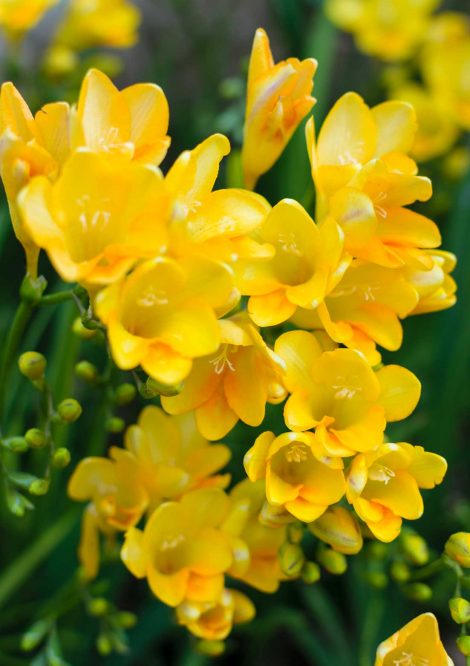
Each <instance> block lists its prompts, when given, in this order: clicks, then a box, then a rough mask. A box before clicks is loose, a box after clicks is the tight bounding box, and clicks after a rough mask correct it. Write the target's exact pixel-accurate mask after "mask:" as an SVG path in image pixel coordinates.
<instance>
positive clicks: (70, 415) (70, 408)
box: [57, 398, 82, 423]
mask: <svg viewBox="0 0 470 666" xmlns="http://www.w3.org/2000/svg"><path fill="white" fill-rule="evenodd" d="M57 413H58V414H59V416H60V418H61V419H62V421H65V422H66V423H73V422H74V421H76V420H77V419H79V418H80V415H81V413H82V407H81V405H80V403H79V402H78V401H77V400H75V399H74V398H66V399H65V400H62V402H61V403H60V404H59V406H58V407H57Z"/></svg>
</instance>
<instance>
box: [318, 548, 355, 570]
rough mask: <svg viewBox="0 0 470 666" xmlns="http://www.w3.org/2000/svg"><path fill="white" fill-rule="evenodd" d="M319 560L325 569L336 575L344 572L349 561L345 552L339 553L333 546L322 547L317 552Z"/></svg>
mask: <svg viewBox="0 0 470 666" xmlns="http://www.w3.org/2000/svg"><path fill="white" fill-rule="evenodd" d="M317 560H318V562H319V563H320V564H321V565H322V567H323V568H324V569H326V570H327V571H328V572H329V573H331V574H334V575H336V576H340V575H341V574H344V572H345V571H346V569H347V568H348V562H347V560H346V557H345V556H344V555H343V553H338V552H337V551H336V550H332V549H331V548H322V549H321V550H320V551H319V553H318V554H317Z"/></svg>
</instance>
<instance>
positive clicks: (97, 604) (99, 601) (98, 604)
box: [88, 597, 109, 617]
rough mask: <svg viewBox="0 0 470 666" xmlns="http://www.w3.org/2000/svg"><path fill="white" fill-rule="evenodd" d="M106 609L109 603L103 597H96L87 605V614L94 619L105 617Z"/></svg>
mask: <svg viewBox="0 0 470 666" xmlns="http://www.w3.org/2000/svg"><path fill="white" fill-rule="evenodd" d="M108 608H109V603H108V601H107V600H106V599H105V598H104V597H97V598H96V599H92V600H91V601H90V603H89V604H88V612H89V613H90V615H94V616H95V617H100V616H101V615H105V614H106V611H107V610H108Z"/></svg>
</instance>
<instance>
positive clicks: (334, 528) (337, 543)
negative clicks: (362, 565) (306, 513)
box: [308, 506, 363, 555]
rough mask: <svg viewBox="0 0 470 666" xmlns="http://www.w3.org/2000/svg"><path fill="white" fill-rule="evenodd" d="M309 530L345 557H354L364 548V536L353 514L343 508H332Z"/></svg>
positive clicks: (309, 527)
mask: <svg viewBox="0 0 470 666" xmlns="http://www.w3.org/2000/svg"><path fill="white" fill-rule="evenodd" d="M308 529H309V530H310V532H312V534H314V535H315V536H316V537H317V538H318V539H320V540H321V541H323V542H324V543H327V544H328V545H329V546H331V547H332V548H333V550H337V551H338V552H339V553H344V554H345V555H354V554H356V553H358V552H359V551H360V550H361V548H362V543H363V542H362V534H361V530H360V529H359V525H358V522H357V520H356V519H355V518H354V516H353V514H352V513H351V512H350V511H348V509H345V508H344V507H342V506H334V507H330V508H329V509H327V510H326V511H325V513H324V514H323V515H322V516H320V518H318V519H317V520H315V521H314V522H313V523H311V524H310V525H309V526H308Z"/></svg>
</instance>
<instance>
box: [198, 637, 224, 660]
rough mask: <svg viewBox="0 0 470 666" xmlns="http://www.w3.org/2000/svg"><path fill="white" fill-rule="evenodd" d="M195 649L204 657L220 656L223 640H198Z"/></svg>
mask: <svg viewBox="0 0 470 666" xmlns="http://www.w3.org/2000/svg"><path fill="white" fill-rule="evenodd" d="M196 649H197V651H198V652H199V653H200V654H203V655H205V656H206V657H220V656H221V655H222V654H223V653H224V652H225V643H224V642H223V641H206V640H202V641H198V642H197V644H196Z"/></svg>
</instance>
